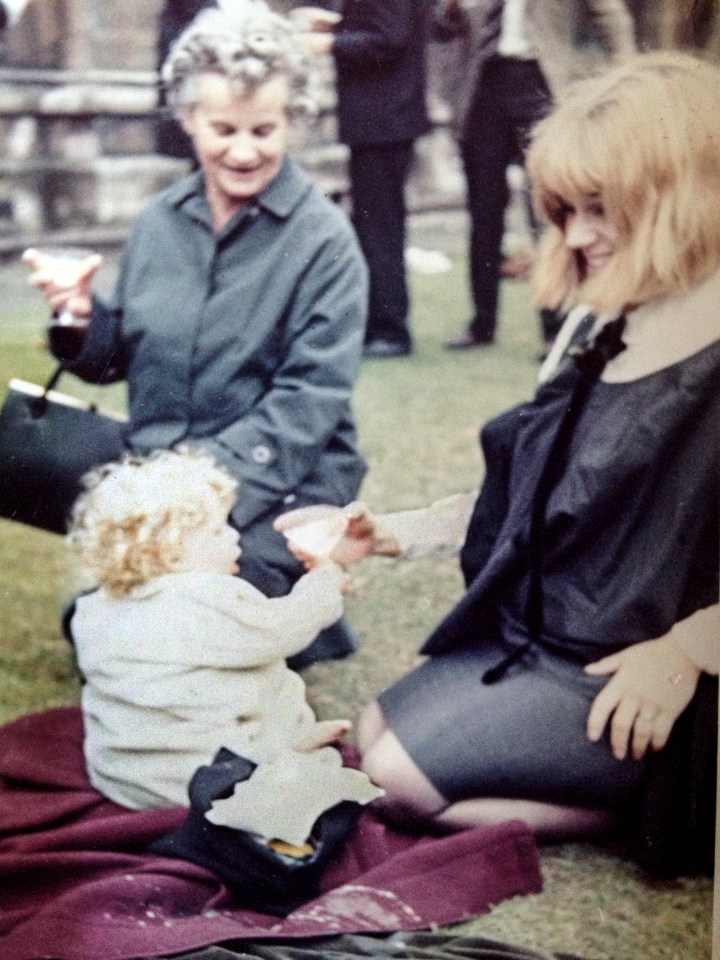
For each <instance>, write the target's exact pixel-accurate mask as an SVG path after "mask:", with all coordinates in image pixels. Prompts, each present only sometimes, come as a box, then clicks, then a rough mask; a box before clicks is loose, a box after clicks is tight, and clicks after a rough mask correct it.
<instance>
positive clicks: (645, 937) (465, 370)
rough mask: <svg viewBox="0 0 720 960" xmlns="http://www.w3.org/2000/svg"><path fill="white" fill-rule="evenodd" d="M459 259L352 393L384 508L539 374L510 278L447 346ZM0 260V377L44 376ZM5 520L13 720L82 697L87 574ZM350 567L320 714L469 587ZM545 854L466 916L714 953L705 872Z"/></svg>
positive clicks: (425, 283)
mask: <svg viewBox="0 0 720 960" xmlns="http://www.w3.org/2000/svg"><path fill="white" fill-rule="evenodd" d="M441 233H442V231H441V230H439V231H438V235H440V234H441ZM433 236H434V235H433ZM420 242H421V244H424V245H430V244H431V243H433V239H432V238H428V237H427V236H425V237H422V238H421V241H420ZM454 242H455V244H456V243H457V241H456V240H455V241H454ZM452 252H456V251H455V250H454V249H452ZM464 269H465V268H464V264H463V262H462V258H461V257H460V256H457V255H456V256H455V264H454V266H453V269H452V271H451V272H450V273H447V274H441V275H435V276H415V277H413V301H414V316H413V329H414V334H415V338H416V344H417V350H416V353H415V355H414V356H413V357H412V358H408V359H400V360H376V361H367V362H365V363H364V365H363V368H362V372H361V376H360V380H359V383H358V388H357V393H356V398H355V409H356V413H357V417H358V421H359V427H360V436H361V442H362V446H363V449H364V450H365V452H366V455H367V457H368V460H369V463H370V470H369V473H368V476H367V479H366V481H365V483H364V486H363V490H362V496H363V497H364V499H366V500H367V501H368V502H369V503H370V504H371V505H372V506H373V507H374V508H376V509H378V510H386V509H398V508H403V507H413V506H421V505H424V504H426V503H427V502H429V500H430V499H432V498H435V497H441V496H444V495H447V494H449V493H453V492H456V491H460V490H466V489H469V488H471V487H473V486H475V485H476V484H477V483H478V482H479V478H480V473H481V469H482V465H481V459H480V455H479V452H478V446H477V432H478V428H479V426H480V425H481V424H482V423H483V422H484V421H485V420H486V419H487V418H488V417H490V416H492V415H493V414H495V413H497V412H499V411H501V410H503V409H505V408H506V407H507V406H508V405H510V404H512V403H515V402H517V401H519V400H521V399H523V398H525V397H527V396H528V395H529V394H530V392H531V391H532V389H533V384H534V382H535V379H536V376H537V359H536V357H537V352H538V349H539V336H538V328H537V319H536V317H535V314H534V311H533V310H532V308H531V306H530V300H529V294H528V290H527V288H526V286H525V285H524V284H521V283H506V284H505V285H504V291H503V319H502V324H501V328H500V336H499V342H498V344H497V345H496V346H495V347H493V348H492V349H490V350H485V351H481V350H477V351H469V352H467V353H460V354H458V353H447V352H446V351H444V350H443V349H442V342H443V340H444V339H446V338H447V337H448V336H451V335H453V334H456V333H458V332H459V331H460V330H461V329H462V327H463V324H464V322H465V320H466V318H467V316H468V311H469V307H468V301H467V294H466V284H465V272H464ZM2 272H3V273H4V274H7V283H6V286H5V288H4V289H6V290H7V291H8V292H7V295H6V296H5V297H4V300H3V304H2V305H0V348H1V349H0V383H5V382H6V381H7V379H8V378H9V377H10V376H20V377H23V378H25V379H35V380H38V379H40V378H42V377H44V376H47V374H48V372H49V371H50V370H51V369H52V363H51V361H50V360H49V359H48V358H47V356H46V354H45V353H44V351H43V349H42V331H43V326H44V322H45V314H44V312H43V311H42V309H41V308H38V304H37V299H36V296H35V295H34V294H32V293H26V292H23V291H22V290H21V282H22V281H21V278H20V275H19V273H18V272H17V271H16V270H15V269H14V268H10V267H7V266H6V267H3V268H2ZM65 388H66V389H68V390H69V391H70V392H75V390H76V389H77V390H78V391H79V392H81V393H83V395H88V394H89V395H92V396H93V398H94V399H96V400H99V401H100V402H101V403H103V404H105V405H109V406H112V407H115V408H119V407H121V406H122V403H123V394H122V391H120V390H118V389H116V388H112V389H111V390H96V391H92V390H88V388H85V387H83V386H81V385H79V384H77V382H76V381H72V380H69V381H68V383H67V384H66V385H65ZM0 529H1V531H2V538H1V540H0V564H1V567H2V570H3V576H2V578H1V579H0V617H1V622H2V623H3V624H4V627H3V630H2V633H1V634H0V720H2V721H7V720H10V719H12V718H13V717H16V716H18V715H20V714H23V713H25V712H28V711H30V710H36V709H41V708H43V707H46V706H53V705H57V704H64V703H75V702H76V701H77V697H78V685H77V681H76V678H75V673H74V668H73V663H72V658H71V656H70V651H69V650H68V647H67V644H66V643H65V641H64V640H63V639H62V637H61V635H60V629H59V614H60V610H61V608H62V605H63V604H64V603H65V601H66V600H67V599H68V598H69V597H70V596H72V595H73V593H74V591H75V590H76V589H77V586H78V578H77V574H76V571H75V570H74V568H73V562H72V558H71V555H70V554H69V552H68V551H67V548H66V546H65V544H64V542H63V540H62V538H60V537H57V536H53V535H51V534H44V533H41V532H39V531H36V530H31V529H28V528H24V527H22V526H19V525H15V524H11V523H7V522H2V521H0ZM353 578H354V582H355V593H354V594H353V595H352V596H351V597H350V598H349V600H348V615H349V617H350V619H351V621H352V623H353V624H354V626H355V628H356V630H357V632H358V633H359V635H360V638H361V648H360V650H359V651H358V652H357V653H356V654H355V655H354V656H353V657H351V658H349V659H348V660H346V661H343V662H334V663H325V664H318V665H316V666H314V667H312V668H310V669H309V670H308V671H306V673H305V678H306V681H307V683H308V688H309V694H310V697H311V700H312V702H313V705H314V706H315V708H316V710H317V712H318V713H319V714H320V715H321V716H325V717H332V716H349V717H353V716H355V715H356V714H357V711H358V710H359V708H360V707H361V706H362V705H363V704H364V703H366V702H367V701H368V700H370V699H371V698H372V697H374V696H375V695H376V694H377V693H378V692H379V691H380V690H381V689H382V688H383V687H384V686H386V685H387V684H388V683H390V682H392V681H393V680H394V679H395V678H396V677H398V676H400V675H401V674H402V673H403V672H405V671H406V670H407V669H408V668H409V667H410V666H412V664H413V663H414V662H415V660H416V655H417V650H418V648H419V646H420V645H421V643H422V641H423V639H424V637H425V636H426V635H427V633H428V632H429V630H430V629H431V628H432V627H433V626H434V625H435V624H436V623H437V622H438V620H439V618H440V617H441V616H442V614H443V613H444V612H446V611H447V610H448V608H449V607H450V605H451V603H452V602H453V600H454V599H455V598H456V597H457V596H458V594H459V592H460V590H461V580H460V576H459V573H458V568H457V564H456V562H455V561H454V560H452V559H444V560H427V561H418V562H414V563H409V562H402V561H396V560H387V559H380V558H377V559H374V560H372V561H369V562H367V563H365V564H364V565H362V566H361V567H360V568H357V569H356V570H355V571H354V572H353ZM542 862H543V872H544V876H545V889H544V891H543V892H542V893H541V894H539V895H537V896H532V897H523V898H516V899H513V900H511V901H508V902H505V903H502V904H500V905H499V906H498V907H496V908H495V909H494V910H493V911H492V912H491V913H490V914H489V915H488V916H486V917H481V918H478V919H476V920H473V921H471V922H470V923H467V924H464V925H463V926H461V927H460V928H459V929H460V931H464V932H467V933H473V934H478V935H483V936H488V937H494V938H496V939H500V940H506V941H508V942H511V943H516V944H518V945H525V946H530V947H535V948H544V949H547V950H564V951H568V952H574V953H577V954H580V955H582V956H586V957H588V958H591V960H704V958H709V956H710V926H711V912H712V892H713V891H712V883H711V881H710V880H707V879H703V878H701V879H680V880H677V881H670V882H657V881H653V880H650V879H648V878H647V877H645V876H644V875H643V874H642V873H641V872H640V871H639V870H638V869H637V868H636V867H635V866H634V865H633V864H632V863H629V862H628V861H626V860H623V859H622V858H621V857H618V856H617V855H615V854H614V853H613V852H612V851H603V850H600V849H598V848H596V847H594V846H592V845H589V844H564V845H558V846H549V847H546V848H544V850H543V851H542Z"/></svg>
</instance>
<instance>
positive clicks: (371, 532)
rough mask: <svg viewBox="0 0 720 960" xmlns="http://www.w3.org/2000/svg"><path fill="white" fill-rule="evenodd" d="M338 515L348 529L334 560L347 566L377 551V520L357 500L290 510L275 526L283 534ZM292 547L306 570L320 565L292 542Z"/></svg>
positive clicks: (332, 557) (278, 519) (335, 551)
mask: <svg viewBox="0 0 720 960" xmlns="http://www.w3.org/2000/svg"><path fill="white" fill-rule="evenodd" d="M336 516H343V517H344V518H345V519H346V520H347V528H346V530H345V533H344V535H343V537H342V539H341V540H340V542H339V543H338V544H337V546H336V547H335V548H334V549H333V551H332V553H331V554H330V559H331V560H333V561H334V562H335V563H339V564H340V565H341V566H343V567H346V566H348V565H349V564H351V563H357V562H358V561H359V560H363V559H365V557H369V556H370V555H371V554H373V553H375V552H376V546H377V530H376V525H375V518H374V517H373V515H372V514H371V513H370V511H369V510H368V508H367V507H366V505H365V504H364V503H360V502H357V501H356V502H354V503H351V504H348V506H347V507H333V506H330V505H329V504H318V505H317V506H312V507H301V508H300V509H299V510H290V511H289V512H288V513H284V514H282V516H280V517H278V518H277V520H276V521H275V523H274V527H275V529H276V530H278V531H279V532H280V533H284V532H285V531H286V530H292V528H293V527H299V526H302V525H303V524H306V523H314V522H315V521H316V520H326V519H331V518H332V517H336ZM288 548H289V549H290V551H291V552H292V553H293V554H294V556H296V557H297V558H298V560H300V561H301V562H302V563H304V564H305V566H306V567H308V568H312V567H313V566H316V565H317V562H318V558H317V557H314V556H310V555H309V554H307V553H304V552H303V551H302V550H298V549H297V548H294V547H293V546H292V544H290V543H288Z"/></svg>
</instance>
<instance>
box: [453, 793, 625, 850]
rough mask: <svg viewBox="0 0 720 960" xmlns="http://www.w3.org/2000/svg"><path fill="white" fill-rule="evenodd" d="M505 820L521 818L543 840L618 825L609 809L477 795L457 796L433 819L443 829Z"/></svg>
mask: <svg viewBox="0 0 720 960" xmlns="http://www.w3.org/2000/svg"><path fill="white" fill-rule="evenodd" d="M508 820H523V821H524V822H525V823H526V824H527V825H528V826H529V827H530V829H531V830H532V831H533V833H534V834H535V835H536V836H537V837H538V838H539V839H542V840H571V839H580V838H581V837H591V836H597V835H598V834H603V833H608V832H610V831H611V830H612V829H613V828H614V827H615V826H616V825H617V817H616V816H615V815H614V814H613V813H611V812H610V811H609V810H605V809H603V808H595V807H566V806H563V805H561V804H554V803H540V802H539V801H536V800H514V799H505V798H502V797H497V798H496V797H477V798H473V799H470V800H460V801H458V802H457V803H453V804H451V805H450V806H448V807H446V808H445V809H444V810H443V811H442V812H441V813H440V814H438V815H437V816H436V817H435V819H434V823H435V825H436V826H438V827H441V828H444V829H446V830H450V831H452V830H467V829H470V828H472V827H488V826H492V825H494V824H498V823H505V822H507V821H508Z"/></svg>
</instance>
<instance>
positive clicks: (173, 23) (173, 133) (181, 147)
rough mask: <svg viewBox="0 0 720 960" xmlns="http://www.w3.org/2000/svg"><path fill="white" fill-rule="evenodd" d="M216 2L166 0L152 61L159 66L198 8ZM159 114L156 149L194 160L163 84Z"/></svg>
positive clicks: (198, 11) (209, 5)
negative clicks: (168, 103) (167, 98)
mask: <svg viewBox="0 0 720 960" xmlns="http://www.w3.org/2000/svg"><path fill="white" fill-rule="evenodd" d="M214 6H216V3H215V0H165V2H164V4H163V5H162V8H161V10H160V14H159V16H158V28H157V43H156V46H155V61H156V65H157V69H158V71H160V70H161V69H162V65H163V64H164V63H165V61H166V59H167V56H168V54H169V53H170V47H171V46H172V45H173V43H174V42H175V40H177V38H178V37H179V36H180V34H181V33H182V32H183V30H184V29H185V27H187V26H189V25H190V24H191V23H192V21H193V20H194V19H195V17H196V16H197V15H198V13H200V11H201V10H205V9H207V8H208V7H214ZM158 108H159V109H158V114H157V118H156V123H155V145H156V149H157V151H158V153H162V154H164V155H165V156H168V157H178V158H179V159H181V160H191V161H192V162H193V163H196V162H197V160H196V157H195V150H194V149H193V145H192V140H191V139H190V137H189V136H188V135H187V133H185V131H184V130H183V128H182V124H180V123H178V121H177V119H176V118H175V117H174V116H173V114H172V111H171V110H170V109H169V107H168V105H167V100H166V97H165V88H164V86H163V85H162V84H160V91H159V103H158Z"/></svg>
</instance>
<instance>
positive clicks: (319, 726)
mask: <svg viewBox="0 0 720 960" xmlns="http://www.w3.org/2000/svg"><path fill="white" fill-rule="evenodd" d="M350 729H352V723H351V722H350V721H349V720H318V722H317V723H316V724H315V726H314V727H313V729H312V730H311V731H310V732H309V733H303V734H302V735H301V736H300V737H298V739H297V740H296V741H295V743H293V745H292V746H293V749H294V750H298V751H299V752H300V753H309V752H310V751H311V750H317V749H318V748H319V747H327V746H328V745H329V744H331V743H336V742H337V741H338V740H340V739H341V738H342V737H344V736H345V734H346V733H347V732H348V730H350Z"/></svg>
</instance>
